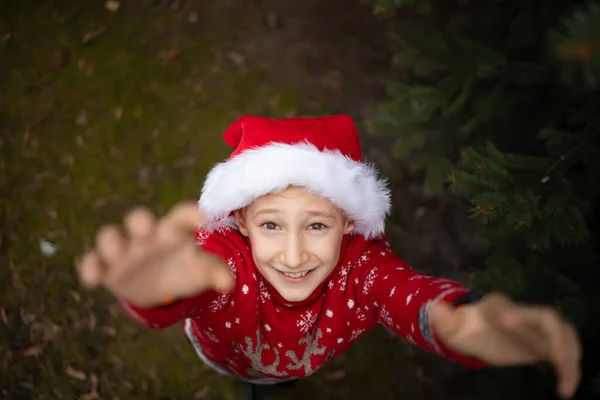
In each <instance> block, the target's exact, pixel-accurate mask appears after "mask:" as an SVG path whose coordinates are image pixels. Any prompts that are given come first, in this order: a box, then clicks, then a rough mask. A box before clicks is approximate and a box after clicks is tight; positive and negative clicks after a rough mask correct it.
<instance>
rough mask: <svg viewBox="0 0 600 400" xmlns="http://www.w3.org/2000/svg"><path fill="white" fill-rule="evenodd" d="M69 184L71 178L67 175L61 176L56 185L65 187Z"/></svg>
mask: <svg viewBox="0 0 600 400" xmlns="http://www.w3.org/2000/svg"><path fill="white" fill-rule="evenodd" d="M69 183H71V177H70V176H69V175H65V176H61V177H60V179H59V180H58V184H59V185H61V186H65V185H68V184H69Z"/></svg>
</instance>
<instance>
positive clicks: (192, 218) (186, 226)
mask: <svg viewBox="0 0 600 400" xmlns="http://www.w3.org/2000/svg"><path fill="white" fill-rule="evenodd" d="M203 222H204V216H203V213H202V212H201V211H200V209H199V208H198V204H196V203H195V202H184V203H180V204H178V205H176V206H175V207H173V209H172V210H171V211H169V213H167V215H165V217H164V218H163V219H162V221H161V222H160V227H161V228H166V229H168V230H171V231H175V232H184V233H188V232H192V231H194V229H196V227H197V226H198V225H201V224H202V223H203Z"/></svg>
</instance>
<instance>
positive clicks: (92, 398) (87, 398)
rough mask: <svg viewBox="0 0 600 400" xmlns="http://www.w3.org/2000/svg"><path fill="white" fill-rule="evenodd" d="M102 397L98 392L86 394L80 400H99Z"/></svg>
mask: <svg viewBox="0 0 600 400" xmlns="http://www.w3.org/2000/svg"><path fill="white" fill-rule="evenodd" d="M99 398H100V396H99V395H98V392H90V393H86V394H84V395H81V396H80V397H79V400H96V399H99Z"/></svg>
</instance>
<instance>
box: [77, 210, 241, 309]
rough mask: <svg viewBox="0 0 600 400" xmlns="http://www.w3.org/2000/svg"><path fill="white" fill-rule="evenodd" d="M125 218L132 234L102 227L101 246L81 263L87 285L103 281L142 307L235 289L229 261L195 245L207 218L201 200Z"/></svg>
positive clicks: (102, 283) (107, 286)
mask: <svg viewBox="0 0 600 400" xmlns="http://www.w3.org/2000/svg"><path fill="white" fill-rule="evenodd" d="M124 222H125V229H126V231H127V235H123V233H122V232H121V230H120V229H119V228H118V227H116V226H105V227H103V228H102V229H101V230H100V231H99V233H98V235H97V238H96V248H95V249H93V250H92V251H90V252H89V253H87V254H86V255H85V256H84V257H83V259H82V260H81V262H80V263H79V264H78V266H77V267H78V268H77V269H78V274H79V279H80V280H81V282H82V283H83V284H84V285H85V286H87V287H89V288H93V287H96V286H104V287H105V288H106V289H108V290H109V291H110V292H112V293H113V294H114V295H115V296H117V297H118V298H122V299H124V300H127V301H129V302H131V303H133V304H134V305H136V306H139V307H153V306H156V305H159V304H161V303H163V302H164V301H166V300H167V299H179V298H185V297H189V296H192V295H195V294H198V293H200V292H202V291H205V290H207V289H215V290H218V291H227V290H230V289H231V287H232V285H233V278H232V276H231V274H230V272H229V269H228V267H227V264H226V263H225V262H224V261H223V260H221V259H220V258H218V257H216V256H213V255H211V254H208V253H206V252H203V251H201V250H200V249H198V246H197V245H196V241H195V239H194V235H193V232H194V228H195V227H196V226H198V224H199V223H201V222H202V215H201V213H200V211H199V210H198V206H197V205H196V203H182V204H179V205H177V206H176V207H174V208H173V209H172V210H171V211H170V212H169V213H168V214H167V215H166V216H165V217H163V218H162V219H160V220H158V221H156V220H155V219H154V216H153V215H152V214H151V213H150V212H149V211H147V210H144V209H138V210H134V211H132V212H130V213H129V214H127V215H126V217H125V221H124Z"/></svg>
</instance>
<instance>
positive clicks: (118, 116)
mask: <svg viewBox="0 0 600 400" xmlns="http://www.w3.org/2000/svg"><path fill="white" fill-rule="evenodd" d="M114 116H115V119H116V120H117V121H118V120H120V119H121V117H122V116H123V109H122V108H121V107H119V108H117V109H115V112H114Z"/></svg>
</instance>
